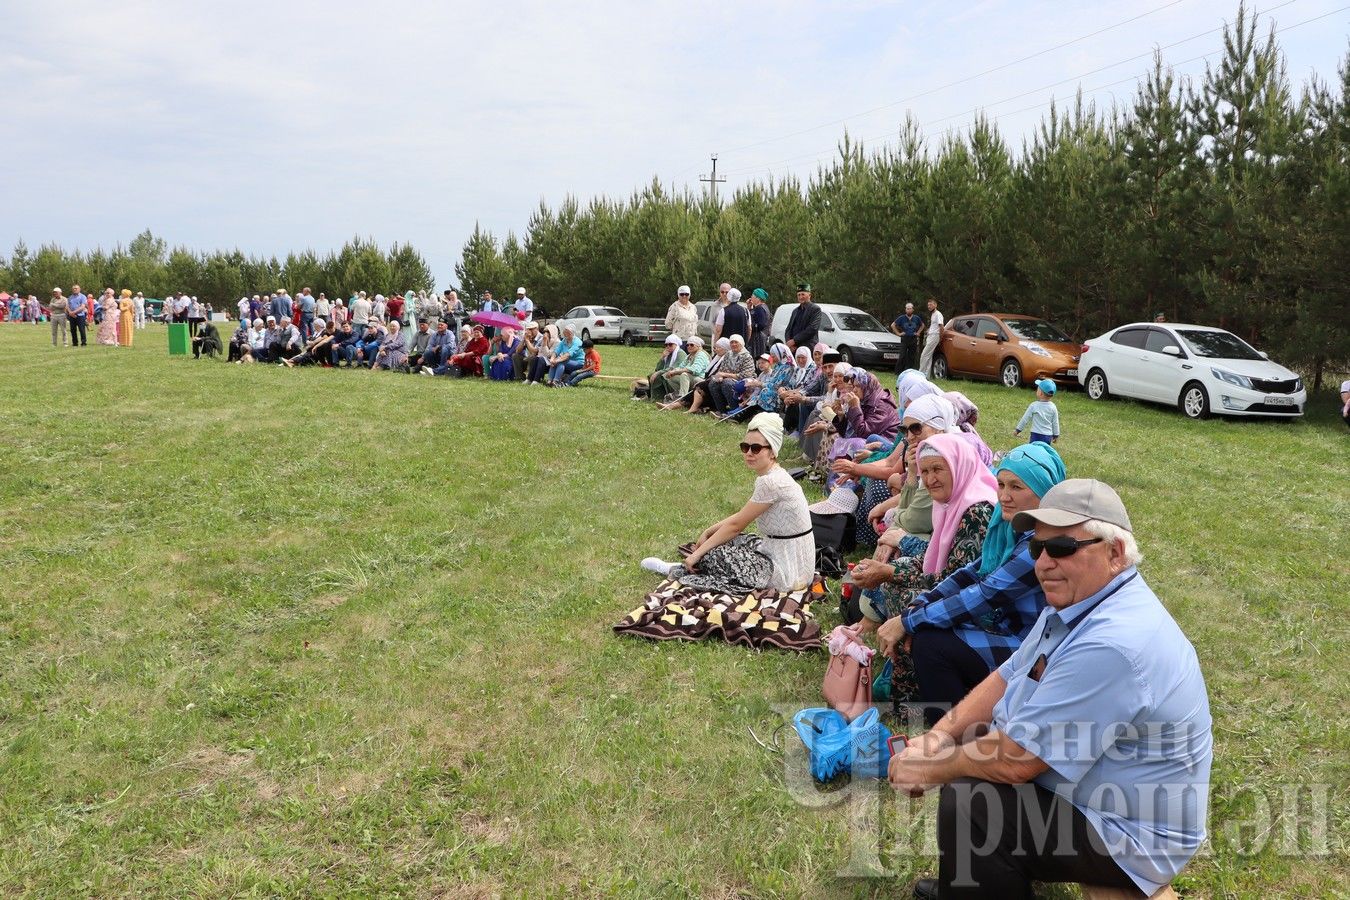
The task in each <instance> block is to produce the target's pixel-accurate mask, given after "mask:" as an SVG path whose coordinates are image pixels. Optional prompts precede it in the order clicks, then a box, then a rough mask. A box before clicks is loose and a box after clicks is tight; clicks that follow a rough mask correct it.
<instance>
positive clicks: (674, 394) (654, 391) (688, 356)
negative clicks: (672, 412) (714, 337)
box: [647, 335, 712, 409]
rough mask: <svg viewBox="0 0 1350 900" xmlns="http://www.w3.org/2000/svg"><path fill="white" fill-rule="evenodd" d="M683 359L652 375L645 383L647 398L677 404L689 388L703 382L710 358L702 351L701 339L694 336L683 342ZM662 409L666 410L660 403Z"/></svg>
mask: <svg viewBox="0 0 1350 900" xmlns="http://www.w3.org/2000/svg"><path fill="white" fill-rule="evenodd" d="M684 346H685V354H684V359H683V360H682V361H680V362H677V363H675V365H673V366H670V367H668V368H666V369H664V370H662V371H660V372H659V373H653V374H652V377H651V378H650V379H648V381H647V396H648V397H650V398H651V399H652V400H655V401H657V402H658V403H662V401H669V402H673V403H676V404H678V403H679V402H680V401H681V399H682V398H683V397H684V396H685V395H686V394H688V393H689V390H690V386H691V385H692V384H693V383H694V382H696V381H701V380H703V376H704V375H705V374H707V371H708V367H709V366H711V365H712V358H711V357H710V356H708V353H707V351H706V350H704V349H703V338H701V337H699V336H698V335H694V336H693V337H691V338H689V339H688V340H687V341H685V342H684ZM662 408H663V409H665V408H667V407H666V405H665V403H662Z"/></svg>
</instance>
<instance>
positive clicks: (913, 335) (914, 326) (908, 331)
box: [891, 303, 923, 375]
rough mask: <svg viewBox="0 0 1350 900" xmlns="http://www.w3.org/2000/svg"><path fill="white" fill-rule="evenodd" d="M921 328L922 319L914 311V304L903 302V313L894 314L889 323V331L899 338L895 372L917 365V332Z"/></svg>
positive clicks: (898, 372) (913, 367) (914, 367)
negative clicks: (893, 319)
mask: <svg viewBox="0 0 1350 900" xmlns="http://www.w3.org/2000/svg"><path fill="white" fill-rule="evenodd" d="M922 330H923V319H922V318H921V317H919V316H918V315H917V314H915V312H914V304H913V303H906V304H905V313H904V315H901V316H896V317H895V321H894V322H892V323H891V333H892V334H894V335H895V336H896V337H898V338H900V361H899V362H897V363H896V364H895V374H897V375H899V374H900V373H901V372H903V371H905V370H906V369H917V368H918V367H919V332H920V331H922Z"/></svg>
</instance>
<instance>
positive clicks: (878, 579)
mask: <svg viewBox="0 0 1350 900" xmlns="http://www.w3.org/2000/svg"><path fill="white" fill-rule="evenodd" d="M917 458H918V464H919V477H920V478H922V479H923V482H924V486H925V487H927V488H928V494H929V496H930V497H932V499H933V537H932V539H931V540H930V541H929V542H928V548H927V549H926V550H925V551H924V555H923V558H922V560H920V559H919V558H917V557H913V556H903V557H900V558H899V559H897V560H895V561H894V562H890V563H884V562H879V561H877V560H873V559H864V560H863V561H862V562H860V563H858V564H857V565H856V566H855V567H854V569H853V582H854V584H856V585H858V586H859V587H861V588H863V589H864V591H863V599H862V602H861V603H860V604H859V606H860V608H861V610H862V613H863V616H864V617H865V619H864V621H863V622H861V623H860V625H861V626H862V627H861V631H863V632H867V631H871V630H873V629H874V628H875V627H876V626H877V625H879V624H881V623H882V622H884V621H886V620H887V619H889V618H890V617H891V616H894V615H899V613H900V612H901V611H902V610H904V609H905V608H907V607H908V606H910V605H911V604H912V603H913V602H914V598H915V597H916V596H917V595H918V594H919V593H920V592H922V591H926V590H930V589H931V588H933V587H935V586H936V585H937V584H938V582H940V581H941V580H943V579H944V578H947V577H948V576H950V575H951V574H952V573H954V572H955V571H956V570H957V569H959V568H961V567H962V566H964V565H967V564H968V563H970V562H972V561H974V560H975V559H977V558H978V557H979V555H980V548H981V547H982V546H983V544H984V536H985V532H986V531H987V530H988V528H989V519H990V517H991V516H992V515H993V512H994V504H995V503H996V502H997V501H998V483H997V482H996V481H995V480H994V476H993V475H992V474H991V473H990V472H989V469H988V468H986V467H985V465H984V464H983V463H981V462H980V458H979V454H977V453H976V452H975V448H974V447H972V446H971V445H970V443H969V442H967V441H965V440H963V439H962V438H961V437H960V436H959V435H955V434H935V435H933V436H932V437H930V438H927V439H926V440H924V441H922V442H921V443H919V445H918V450H917Z"/></svg>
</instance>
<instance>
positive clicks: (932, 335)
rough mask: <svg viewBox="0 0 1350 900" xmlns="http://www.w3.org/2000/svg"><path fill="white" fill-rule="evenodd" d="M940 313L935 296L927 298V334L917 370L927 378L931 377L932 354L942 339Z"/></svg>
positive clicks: (942, 320)
mask: <svg viewBox="0 0 1350 900" xmlns="http://www.w3.org/2000/svg"><path fill="white" fill-rule="evenodd" d="M943 322H944V319H943V318H942V313H940V312H938V302H937V298H936V297H929V298H928V335H927V336H926V337H925V338H924V341H923V357H922V358H921V359H920V360H919V371H920V372H922V373H923V374H924V376H925V377H927V378H932V377H933V354H934V353H936V352H937V348H938V343H939V342H940V341H941V340H942V324H943Z"/></svg>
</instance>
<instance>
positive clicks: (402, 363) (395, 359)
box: [370, 319, 408, 372]
mask: <svg viewBox="0 0 1350 900" xmlns="http://www.w3.org/2000/svg"><path fill="white" fill-rule="evenodd" d="M407 366H408V336H407V335H406V334H404V333H403V326H402V325H400V324H399V323H398V319H390V320H389V332H388V334H386V335H385V336H384V339H383V340H381V341H380V348H379V349H378V350H376V351H375V359H374V360H372V361H371V364H370V371H372V372H374V371H375V370H376V369H388V370H390V371H393V370H396V369H405V368H407Z"/></svg>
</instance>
